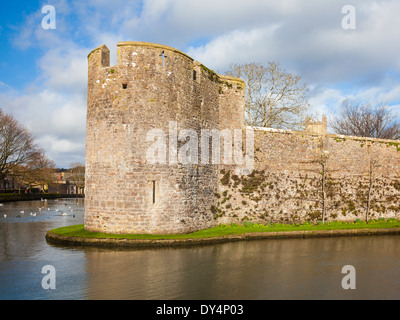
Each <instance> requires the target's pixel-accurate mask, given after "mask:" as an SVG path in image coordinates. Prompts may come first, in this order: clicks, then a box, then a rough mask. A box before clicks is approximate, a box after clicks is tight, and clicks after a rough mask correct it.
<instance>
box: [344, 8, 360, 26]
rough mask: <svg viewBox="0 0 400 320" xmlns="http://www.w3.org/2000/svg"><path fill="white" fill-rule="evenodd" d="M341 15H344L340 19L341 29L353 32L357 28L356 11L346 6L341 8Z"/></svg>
mask: <svg viewBox="0 0 400 320" xmlns="http://www.w3.org/2000/svg"><path fill="white" fill-rule="evenodd" d="M342 14H345V16H344V17H343V18H342V28H343V29H344V30H355V29H356V27H357V25H356V9H355V8H354V7H353V6H351V5H346V6H344V7H343V8H342Z"/></svg>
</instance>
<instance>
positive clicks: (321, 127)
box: [305, 115, 328, 136]
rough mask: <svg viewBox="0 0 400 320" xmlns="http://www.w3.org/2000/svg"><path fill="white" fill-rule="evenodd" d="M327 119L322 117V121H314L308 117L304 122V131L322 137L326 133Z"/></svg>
mask: <svg viewBox="0 0 400 320" xmlns="http://www.w3.org/2000/svg"><path fill="white" fill-rule="evenodd" d="M327 127H328V123H327V119H326V116H325V115H323V116H322V121H316V120H313V119H311V118H310V117H309V116H307V117H306V120H305V131H306V132H308V133H310V134H315V135H320V136H323V135H325V134H326V133H327Z"/></svg>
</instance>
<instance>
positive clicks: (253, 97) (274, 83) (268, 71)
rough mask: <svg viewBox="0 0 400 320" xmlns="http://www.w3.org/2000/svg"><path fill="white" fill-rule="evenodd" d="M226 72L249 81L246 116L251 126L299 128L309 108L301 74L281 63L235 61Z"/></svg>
mask: <svg viewBox="0 0 400 320" xmlns="http://www.w3.org/2000/svg"><path fill="white" fill-rule="evenodd" d="M227 75H230V76H233V77H237V78H241V79H243V80H244V81H245V82H246V90H247V91H246V105H245V118H246V122H247V124H248V125H250V126H259V127H271V128H280V129H300V128H302V126H303V124H304V116H305V112H306V111H307V110H308V108H309V103H308V100H307V98H306V93H307V91H308V89H307V87H306V85H305V84H302V83H301V82H300V80H301V78H300V77H299V76H296V75H294V74H292V73H288V72H286V71H285V70H283V69H282V68H281V67H280V66H279V64H277V63H275V62H269V63H268V65H267V66H263V65H261V64H257V63H250V64H243V65H238V64H232V65H231V67H230V70H229V71H228V72H227Z"/></svg>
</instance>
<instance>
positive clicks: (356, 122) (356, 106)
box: [331, 100, 400, 140]
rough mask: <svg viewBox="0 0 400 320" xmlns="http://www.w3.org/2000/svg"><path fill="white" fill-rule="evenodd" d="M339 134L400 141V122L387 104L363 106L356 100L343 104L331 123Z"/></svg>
mask: <svg viewBox="0 0 400 320" xmlns="http://www.w3.org/2000/svg"><path fill="white" fill-rule="evenodd" d="M331 127H332V129H333V130H334V132H335V133H337V134H343V135H350V136H359V137H369V138H380V139H395V140H397V139H400V121H399V119H398V118H397V119H396V117H395V116H394V115H393V114H392V113H391V112H390V110H389V108H388V106H387V105H386V104H383V103H381V104H377V105H375V106H372V105H370V104H361V103H359V102H357V101H355V100H346V101H344V102H343V103H342V106H341V109H340V112H339V115H338V116H337V117H335V118H334V119H333V121H332V123H331Z"/></svg>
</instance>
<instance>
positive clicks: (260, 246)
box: [85, 236, 400, 300]
mask: <svg viewBox="0 0 400 320" xmlns="http://www.w3.org/2000/svg"><path fill="white" fill-rule="evenodd" d="M398 241H399V240H398V238H397V237H389V236H382V237H374V238H340V239H307V240H272V241H271V240H267V241H255V242H241V243H229V244H222V245H214V246H209V247H200V248H191V249H163V250H157V251H155V250H143V251H134V252H132V251H131V252H127V251H117V252H115V251H98V250H97V251H96V250H91V251H86V252H85V256H86V261H87V265H86V272H87V274H88V275H89V288H88V290H87V294H88V296H87V298H89V299H110V298H111V299H217V300H218V299H232V300H242V299H245V300H246V299H250V300H256V299H257V300H259V299H261V300H264V299H399V298H400V291H399V288H400V286H399V283H398V282H399V280H400V274H399V270H400V269H399V267H400V262H399V261H400V260H399V253H400V252H399V249H398V246H397V244H398ZM345 265H353V266H355V268H356V270H357V290H351V291H345V290H343V289H342V287H341V280H342V278H343V277H344V275H343V274H341V270H342V267H343V266H345Z"/></svg>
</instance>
